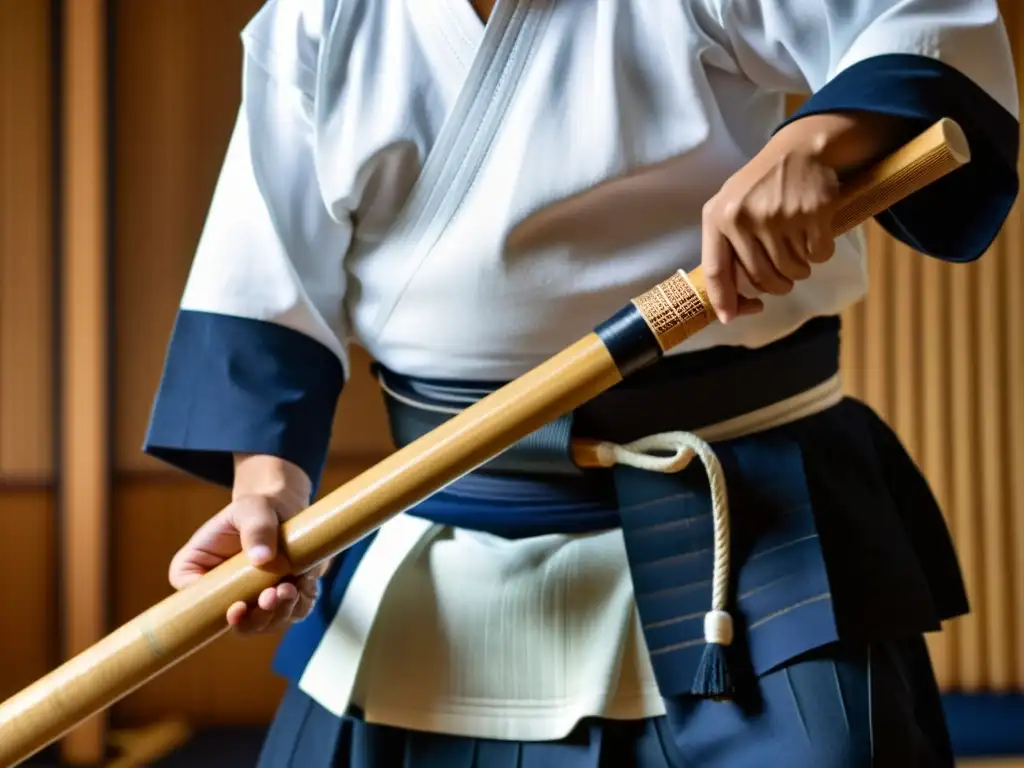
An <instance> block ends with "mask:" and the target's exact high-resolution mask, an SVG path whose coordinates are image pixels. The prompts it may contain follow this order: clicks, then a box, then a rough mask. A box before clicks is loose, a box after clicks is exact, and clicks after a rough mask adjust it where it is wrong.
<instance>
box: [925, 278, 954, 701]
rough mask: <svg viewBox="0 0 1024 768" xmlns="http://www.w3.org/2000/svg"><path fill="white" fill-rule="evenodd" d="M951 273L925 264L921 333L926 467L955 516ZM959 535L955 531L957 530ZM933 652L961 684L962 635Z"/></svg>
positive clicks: (936, 637) (944, 636) (936, 643)
mask: <svg viewBox="0 0 1024 768" xmlns="http://www.w3.org/2000/svg"><path fill="white" fill-rule="evenodd" d="M949 278H950V272H949V269H948V267H947V266H946V265H944V264H942V263H941V262H939V261H937V260H928V259H925V260H923V261H922V263H921V294H920V295H921V314H920V318H921V321H920V326H919V329H918V332H919V335H920V341H921V377H920V380H921V390H920V396H921V406H922V410H923V413H922V424H921V426H922V435H921V458H920V461H921V467H922V471H923V472H924V473H925V475H926V476H927V477H928V478H929V480H930V483H931V486H932V491H933V492H934V494H935V498H936V500H937V501H938V503H939V505H940V507H941V508H942V509H943V511H944V512H945V514H946V521H947V523H948V524H950V527H951V529H952V520H951V517H950V513H949V509H950V506H949V505H950V501H951V492H950V489H951V479H950V473H951V472H952V462H953V450H952V446H951V445H950V439H949V436H950V434H951V427H952V421H951V410H950V409H951V394H950V370H951V369H950V354H949V341H948V339H949V327H950V315H949V306H950V280H949ZM953 534H954V536H955V530H953ZM928 647H929V650H930V651H931V656H932V661H933V663H934V665H935V674H936V676H937V677H938V679H939V680H940V681H941V682H942V683H943V684H945V685H950V684H952V683H953V681H954V680H955V679H956V674H957V672H956V669H957V668H956V653H957V650H956V632H955V631H953V630H952V629H947V630H946V631H945V632H937V633H934V634H931V635H929V636H928Z"/></svg>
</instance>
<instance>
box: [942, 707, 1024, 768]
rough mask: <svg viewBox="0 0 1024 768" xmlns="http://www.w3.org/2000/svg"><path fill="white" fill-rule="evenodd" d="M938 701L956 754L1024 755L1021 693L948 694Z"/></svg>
mask: <svg viewBox="0 0 1024 768" xmlns="http://www.w3.org/2000/svg"><path fill="white" fill-rule="evenodd" d="M942 704H943V708H944V709H945V713H946V720H947V721H948V723H949V732H950V737H951V739H952V742H953V746H954V748H955V750H956V754H957V756H959V757H1010V756H1012V757H1021V756H1024V694H1022V693H1007V694H999V693H990V694H957V693H949V694H946V695H945V696H943V697H942Z"/></svg>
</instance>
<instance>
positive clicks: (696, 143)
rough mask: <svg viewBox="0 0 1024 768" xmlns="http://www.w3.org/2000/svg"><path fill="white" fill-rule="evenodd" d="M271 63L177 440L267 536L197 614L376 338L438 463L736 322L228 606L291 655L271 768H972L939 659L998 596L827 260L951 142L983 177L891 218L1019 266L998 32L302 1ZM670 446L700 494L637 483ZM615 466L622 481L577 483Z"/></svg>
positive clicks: (822, 20)
mask: <svg viewBox="0 0 1024 768" xmlns="http://www.w3.org/2000/svg"><path fill="white" fill-rule="evenodd" d="M242 40H243V42H244V72H243V77H242V97H241V107H240V110H239V112H238V116H237V122H236V123H235V126H234V131H233V134H232V136H231V139H230V143H229V145H228V147H227V152H226V157H225V159H224V162H223V167H222V170H221V172H220V177H219V181H218V183H217V185H216V190H215V192H214V194H213V199H212V203H211V205H210V208H209V214H208V218H207V221H206V224H205V228H204V230H203V233H202V236H201V240H200V242H199V244H198V249H197V253H196V254H195V258H194V264H193V267H192V269H191V273H190V276H189V279H188V282H187V286H186V288H185V290H184V294H183V296H182V299H181V304H180V311H179V313H178V315H177V319H176V323H175V326H174V330H173V335H172V337H171V339H170V344H169V348H168V351H167V356H166V362H165V368H164V372H163V378H162V381H161V383H160V387H159V391H158V393H157V395H156V400H155V405H154V408H153V411H152V418H151V423H150V427H149V430H148V434H147V437H146V441H145V450H146V451H147V452H148V453H149V454H151V455H153V456H156V457H158V458H160V459H162V460H163V461H165V462H168V463H169V464H171V465H173V466H175V467H178V468H180V469H182V470H184V471H186V472H189V473H191V474H193V475H195V476H198V477H200V478H203V479H205V480H207V481H210V482H212V483H217V484H220V485H222V486H225V487H229V488H230V489H231V490H232V501H231V503H230V504H229V505H228V506H227V507H225V508H224V509H223V510H221V511H219V512H218V513H217V514H215V515H214V516H213V517H211V518H210V519H209V520H208V521H207V522H206V523H205V524H204V525H203V526H202V527H201V528H200V529H199V530H197V531H196V533H195V534H194V535H193V536H192V538H191V539H190V540H189V541H188V542H186V543H184V546H183V547H182V549H181V550H180V551H179V552H178V553H177V555H176V556H175V557H174V559H173V562H172V563H171V566H170V579H171V583H172V584H173V586H174V587H176V588H184V587H186V586H187V585H188V584H189V583H191V582H192V581H194V580H195V579H196V578H198V577H199V576H200V575H201V574H202V573H204V572H206V571H207V570H209V569H211V568H213V567H215V566H216V565H217V564H218V563H220V562H222V561H223V560H225V559H227V558H229V557H231V556H233V555H234V554H236V553H238V552H239V551H243V550H244V551H245V552H247V553H248V556H249V557H250V558H251V559H252V561H253V562H254V563H256V564H263V563H266V562H268V561H269V560H271V559H272V558H273V557H274V556H275V554H276V552H277V546H278V543H277V541H278V539H277V535H278V525H279V523H280V522H281V521H284V520H287V519H288V518H290V517H292V516H293V515H295V514H297V513H298V512H299V511H301V510H302V509H303V508H304V507H306V506H308V504H309V503H310V502H311V500H312V499H313V498H314V496H315V494H316V492H317V488H318V484H319V483H320V478H321V473H322V470H323V467H324V462H325V457H326V455H327V451H328V445H329V442H330V433H331V429H332V426H331V425H332V422H333V419H334V414H335V407H336V403H337V402H338V400H339V396H341V395H342V390H343V388H344V385H345V382H346V381H347V380H348V379H349V378H350V375H351V370H350V362H349V351H350V349H351V347H352V346H353V345H360V346H362V347H363V348H365V349H366V350H367V351H368V353H369V355H370V356H371V357H372V359H373V361H374V369H373V370H374V375H375V376H376V379H377V380H378V381H379V382H380V386H381V392H382V397H383V398H384V401H385V403H386V405H387V411H388V415H389V419H390V430H391V434H392V437H393V439H394V442H395V444H396V445H404V444H407V443H408V442H410V441H411V440H414V439H416V438H417V437H419V436H421V435H423V434H425V433H426V432H428V431H429V430H430V429H432V428H433V427H434V426H436V425H437V424H440V423H442V422H443V421H444V420H445V419H447V418H450V416H451V414H453V413H456V412H458V411H459V410H460V409H461V408H464V407H465V406H466V405H467V404H469V403H472V402H474V401H475V400H477V399H479V398H480V397H482V396H484V395H485V394H486V393H487V392H490V391H493V390H494V389H496V388H498V387H500V386H501V385H502V384H503V383H506V382H508V381H509V380H511V379H514V378H516V377H517V376H519V375H521V374H523V373H524V372H526V371H527V370H529V369H530V368H532V367H534V366H535V365H537V364H539V363H541V362H543V361H544V360H546V359H547V358H549V357H550V356H552V355H553V354H555V353H557V352H558V351H560V350H561V349H563V348H564V347H565V346H567V345H568V344H570V343H572V342H574V341H575V340H577V339H578V338H580V337H581V336H583V335H584V334H586V333H588V332H590V331H591V330H592V329H594V328H595V327H597V326H598V325H599V324H601V323H602V322H603V321H605V320H606V319H607V318H608V317H609V316H611V315H613V314H614V313H615V312H616V310H618V309H619V308H620V307H622V306H624V305H626V304H627V303H628V302H629V300H630V299H631V298H632V297H635V296H637V295H638V294H640V293H642V292H643V291H645V290H647V289H648V288H650V287H652V286H654V285H655V284H657V283H658V282H660V281H662V280H663V279H665V278H666V277H667V276H669V275H671V274H672V273H673V272H675V271H676V270H679V269H683V270H686V271H689V270H692V269H694V268H695V267H697V266H698V265H702V267H703V271H704V275H705V277H706V280H707V290H708V294H709V297H710V300H711V304H712V306H713V308H714V311H715V313H716V314H717V317H718V318H719V322H717V323H714V324H713V325H711V326H709V327H708V328H707V329H705V330H704V331H702V332H700V333H698V334H696V335H694V336H693V337H691V338H690V339H689V340H687V341H686V342H685V343H683V344H682V345H681V346H680V347H679V348H677V349H674V350H673V352H672V354H670V355H669V356H667V357H666V358H665V359H663V360H662V361H660V362H658V363H657V364H655V365H652V366H648V367H646V368H644V369H642V370H640V371H637V372H636V373H635V374H634V375H633V376H631V377H630V378H628V379H626V381H624V382H623V383H622V384H620V385H618V386H616V387H614V388H613V389H611V390H610V391H608V392H607V393H605V394H603V395H601V396H599V397H597V398H595V399H594V400H593V401H591V402H589V403H587V404H586V405H585V406H583V407H581V408H578V409H576V410H575V411H573V412H572V413H569V414H566V415H565V416H564V417H563V418H561V419H559V420H557V421H555V422H552V423H551V424H550V425H548V426H546V427H544V428H543V429H542V430H540V431H539V432H537V433H535V434H534V435H531V436H530V438H528V439H525V440H523V441H521V442H520V443H517V444H516V445H514V446H512V447H511V448H510V449H509V450H507V451H505V452H504V453H502V454H501V455H500V456H498V457H496V458H495V459H494V460H492V461H490V462H488V463H487V464H485V465H484V466H482V467H481V468H479V469H478V470H476V471H474V472H472V473H470V474H469V475H468V476H466V477H465V478H463V479H461V480H459V481H457V482H456V483H454V484H453V485H451V486H449V487H447V488H446V489H444V490H443V491H441V492H439V493H437V494H435V495H434V496H432V497H431V498H430V499H428V500H426V501H424V502H423V503H421V504H419V505H417V506H416V507H414V508H412V509H410V510H408V511H407V512H405V513H403V514H401V515H399V516H397V517H396V518H394V519H393V520H390V521H389V522H387V523H386V524H385V525H383V526H382V527H381V528H380V529H379V530H378V531H377V532H375V533H374V534H373V535H370V536H368V537H366V538H365V539H363V540H361V541H359V542H358V543H356V544H354V545H353V546H351V547H350V548H349V549H348V550H346V551H345V552H343V553H342V554H340V555H339V556H337V557H335V558H333V560H332V561H331V562H329V563H324V564H322V565H321V566H318V567H317V568H315V569H314V570H313V571H311V572H309V573H306V574H304V575H302V576H300V577H297V578H294V579H288V580H285V581H284V582H282V583H281V584H280V585H278V586H277V587H276V588H271V589H268V590H266V591H265V592H263V593H262V594H261V595H260V596H259V598H258V600H257V601H256V602H254V603H252V604H248V605H247V604H245V603H239V604H236V605H234V606H232V607H231V609H230V610H229V611H228V613H227V615H226V617H225V621H226V622H228V623H229V624H230V625H231V626H232V627H234V628H235V629H236V630H237V631H238V632H240V633H260V632H270V631H277V630H278V629H280V628H285V627H287V632H286V634H285V637H284V639H283V642H282V644H281V646H280V649H279V651H278V653H277V656H276V660H275V664H274V666H275V669H276V670H277V672H278V673H280V674H281V675H284V676H285V677H286V678H287V679H288V680H289V688H288V691H287V694H286V696H285V697H284V700H283V701H282V703H281V705H280V709H279V711H278V713H277V715H276V717H275V719H274V721H273V723H272V725H271V727H270V729H269V732H268V735H267V738H266V741H265V744H264V746H263V751H262V757H261V758H260V766H262V768H289V767H294V768H327V767H328V766H340V767H342V768H391V767H394V768H547V767H548V766H557V768H599V766H600V767H602V768H604V767H614V768H631V767H636V768H683V767H684V766H685V767H687V768H689V767H690V766H699V767H700V768H774V767H776V766H777V767H778V768H854V767H856V768H861V767H868V766H876V767H888V766H893V767H894V768H913V767H915V766H928V767H932V766H940V767H950V768H951V766H953V757H952V754H951V746H950V740H949V736H948V733H947V729H946V725H945V722H944V718H943V712H942V707H941V702H940V697H939V691H938V688H937V684H936V680H935V677H934V674H933V671H932V668H931V665H930V662H929V657H928V653H927V649H926V645H925V639H924V637H925V635H926V633H929V632H934V631H938V630H940V628H941V623H942V622H943V621H945V620H948V619H951V618H953V617H956V616H960V615H963V614H964V613H965V612H967V611H968V601H967V597H966V596H965V590H964V587H963V583H962V579H961V574H960V571H959V568H958V564H957V559H956V556H955V552H954V548H953V546H952V544H951V540H950V537H949V535H948V532H947V529H946V527H945V524H944V521H943V517H942V514H941V513H940V510H939V508H938V507H937V505H936V502H935V499H934V498H933V496H932V494H931V493H930V491H929V488H928V486H927V484H926V482H925V480H924V479H923V477H922V475H921V473H920V472H919V470H918V468H917V467H916V466H915V464H914V462H913V461H912V459H911V458H910V457H909V455H908V454H907V452H906V451H905V449H904V448H903V447H902V446H901V444H900V442H899V441H898V439H897V438H896V437H895V436H894V434H893V432H892V431H890V429H889V428H888V427H887V426H886V424H885V423H883V421H882V420H881V419H880V418H879V417H878V416H877V415H876V414H875V413H874V412H872V411H871V410H870V409H869V408H868V407H866V406H865V405H864V404H862V403H860V402H858V401H856V400H854V399H851V398H848V397H845V396H844V395H843V393H842V384H841V381H840V378H839V344H840V337H841V328H840V322H839V319H838V316H839V315H840V314H841V313H842V312H843V310H845V309H846V308H847V307H849V306H850V305H851V304H853V303H855V302H857V301H858V300H860V299H861V298H862V297H863V296H864V295H865V291H866V287H867V280H866V270H865V252H864V239H863V235H862V233H861V232H860V231H857V230H855V231H853V232H851V233H849V234H846V235H843V236H841V237H839V238H838V239H834V238H833V237H832V235H831V234H830V225H831V222H832V216H833V214H834V213H835V210H836V201H837V194H838V190H839V188H840V185H841V183H842V180H843V179H845V178H848V176H849V174H850V173H852V172H854V171H856V170H857V169H860V168H862V167H864V166H865V165H867V164H869V163H872V162H875V161H877V160H879V159H880V158H881V157H883V156H884V155H886V154H887V153H889V152H891V151H892V150H894V149H895V148H896V147H897V146H899V145H900V144H902V143H904V142H906V141H907V140H908V139H910V138H911V137H913V136H915V135H917V134H918V133H919V132H921V131H922V130H924V129H925V128H927V127H928V126H929V125H931V124H932V123H933V122H934V121H936V120H938V119H940V118H944V117H948V118H952V119H953V120H955V121H957V122H958V123H959V124H960V126H961V127H962V128H963V130H964V132H965V135H966V137H967V139H968V141H969V143H970V148H971V154H972V159H971V162H970V163H969V164H967V165H966V166H964V167H963V168H961V169H958V170H956V171H954V172H953V173H951V174H950V175H949V176H947V177H945V178H943V179H942V180H940V181H938V182H936V183H935V184H933V185H929V186H928V187H926V188H924V189H923V190H921V191H919V192H916V193H914V194H913V195H911V196H910V197H908V198H907V199H905V200H904V201H902V202H900V203H898V204H896V205H894V206H893V207H892V208H891V209H889V210H888V211H886V212H885V213H883V214H881V215H879V216H878V217H877V222H878V224H880V225H881V226H882V227H883V228H884V229H885V230H886V231H887V233H888V234H889V235H890V236H892V237H894V238H896V239H898V240H899V241H901V242H903V243H906V244H908V245H909V246H912V247H913V248H914V249H916V250H917V251H919V252H920V253H921V254H923V256H921V257H920V258H932V259H941V260H944V261H947V262H969V261H971V260H973V259H976V258H978V257H979V256H981V255H982V254H983V252H984V251H985V250H986V249H987V247H988V246H989V245H990V243H991V242H992V241H993V239H994V238H995V236H996V235H997V233H998V232H999V229H1000V227H1001V225H1002V223H1003V221H1004V219H1005V217H1006V216H1007V213H1008V211H1009V210H1010V208H1011V205H1012V204H1013V202H1014V199H1015V197H1016V194H1017V184H1018V182H1017V175H1016V169H1017V153H1018V149H1017V144H1018V135H1019V133H1018V132H1019V123H1018V91H1017V83H1016V82H1015V76H1014V66H1013V62H1012V60H1011V53H1010V46H1009V43H1008V39H1007V33H1006V30H1005V28H1004V24H1003V21H1002V19H1001V17H1000V14H999V10H998V8H997V3H996V0H557V2H555V1H553V0H498V2H496V3H494V2H485V1H484V0H477V1H474V2H470V0H430V1H427V0H387V1H386V2H384V1H382V0H269V1H268V2H266V3H265V5H263V6H262V8H261V9H260V10H259V12H258V13H256V15H255V16H254V18H252V20H251V22H250V23H249V24H248V25H247V26H246V27H245V29H244V32H243V34H242ZM791 95H802V96H803V97H805V100H804V101H803V102H802V106H801V107H800V108H799V109H798V110H797V111H796V112H795V113H789V112H787V109H786V102H787V98H788V97H789V96H791ZM559 212H560V213H559ZM954 322H956V320H954ZM341 428H342V429H344V425H342V426H341ZM666 433H671V434H675V435H677V436H678V435H682V436H687V435H689V436H691V437H693V439H694V440H696V441H697V442H694V443H693V445H694V446H697V448H699V449H700V450H698V451H697V453H698V454H699V458H700V460H691V461H689V463H687V464H685V466H678V465H677V466H667V465H664V463H665V461H668V462H669V463H671V461H669V459H670V458H671V457H668V458H666V456H663V455H662V454H661V453H655V454H650V455H649V458H651V457H653V458H651V461H648V462H647V464H646V465H645V463H644V461H643V460H638V459H637V453H636V452H635V451H634V452H632V453H631V452H630V449H629V446H630V445H632V443H633V441H636V440H639V439H641V438H645V437H647V436H650V435H661V434H666ZM582 439H590V440H596V441H603V444H604V445H607V446H613V447H614V446H620V447H621V446H625V447H623V448H621V450H619V449H614V450H613V453H614V454H615V456H616V457H618V458H617V459H616V461H614V462H612V463H613V464H614V466H612V467H609V468H606V469H600V468H599V469H594V468H581V467H580V466H578V465H577V464H576V463H574V462H573V460H572V458H573V452H572V448H571V445H572V441H573V440H577V441H578V440H582ZM687 455H688V456H691V455H692V452H691V453H690V454H687ZM631 457H632V458H631ZM640 459H643V456H640ZM659 460H661V461H662V465H659V464H658V461H659ZM663 465H664V466H663ZM723 487H724V489H725V490H726V491H727V493H726V494H725V496H724V497H723V496H722V494H720V493H716V492H714V491H715V490H716V489H721V488H723ZM725 504H727V505H728V510H727V512H728V530H729V532H730V533H731V539H730V543H729V546H728V547H727V548H724V549H723V548H722V547H717V548H716V538H715V533H716V527H717V530H718V532H722V530H724V529H723V528H722V526H723V525H724V524H725V523H724V522H723V520H724V516H723V513H724V512H725V511H726V510H725V509H724V506H723V505H725ZM716 521H717V526H716Z"/></svg>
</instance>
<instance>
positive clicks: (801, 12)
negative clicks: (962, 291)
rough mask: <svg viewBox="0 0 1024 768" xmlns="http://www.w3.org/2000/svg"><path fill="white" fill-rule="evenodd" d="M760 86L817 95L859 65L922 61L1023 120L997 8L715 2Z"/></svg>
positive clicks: (943, 3) (924, 0)
mask: <svg viewBox="0 0 1024 768" xmlns="http://www.w3.org/2000/svg"><path fill="white" fill-rule="evenodd" d="M713 12H715V13H716V14H717V16H718V21H719V23H720V25H721V28H722V30H723V32H724V34H725V36H726V38H727V39H728V43H729V46H730V47H731V49H732V52H733V54H734V56H735V59H736V61H737V63H738V64H739V66H740V68H741V69H742V71H743V72H744V73H745V74H746V75H747V76H748V77H749V78H750V79H752V80H753V81H754V82H756V83H758V84H761V85H764V86H766V87H770V88H774V89H778V90H784V91H788V92H791V93H814V92H816V91H819V90H821V88H823V87H824V86H825V85H826V84H827V83H828V82H829V81H831V80H832V79H833V78H835V77H836V76H837V75H839V74H840V73H841V72H844V71H845V70H847V69H849V68H850V67H852V66H854V65H855V64H859V63H861V62H865V61H867V60H869V59H873V58H875V57H880V56H892V55H899V54H902V55H905V56H922V57H927V58H929V59H932V60H934V61H937V62H941V63H943V64H945V65H947V66H949V67H952V68H953V69H956V70H958V71H960V72H962V73H964V74H965V75H967V76H968V77H969V78H970V79H972V80H973V81H974V82H975V83H977V85H978V86H980V87H981V88H982V89H983V90H985V91H986V92H987V93H988V94H989V95H990V96H991V97H992V98H993V99H995V100H996V101H997V102H998V103H999V104H1000V105H1001V106H1002V107H1003V108H1004V109H1005V110H1007V111H1008V112H1010V113H1011V114H1013V116H1014V117H1016V116H1017V111H1018V103H1017V100H1018V96H1017V83H1016V75H1015V71H1014V66H1013V59H1012V56H1011V53H1010V43H1009V39H1008V37H1007V34H1006V28H1005V25H1004V23H1003V20H1002V17H1001V16H1000V14H999V7H998V4H997V2H996V0H843V2H827V1H826V0H715V2H714V8H713Z"/></svg>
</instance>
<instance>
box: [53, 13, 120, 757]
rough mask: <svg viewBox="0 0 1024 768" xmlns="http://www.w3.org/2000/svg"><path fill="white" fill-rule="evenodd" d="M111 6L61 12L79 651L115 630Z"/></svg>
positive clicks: (67, 602) (66, 411)
mask: <svg viewBox="0 0 1024 768" xmlns="http://www.w3.org/2000/svg"><path fill="white" fill-rule="evenodd" d="M106 12H107V8H106V3H105V2H104V0H70V1H69V2H65V3H64V6H63V13H64V19H63V45H64V50H63V58H64V69H63V73H62V75H63V93H62V99H63V121H62V136H61V140H62V151H63V168H62V171H63V174H62V175H63V196H62V205H63V211H62V213H63V221H62V225H63V241H62V253H61V265H60V268H61V280H60V283H61V295H60V299H61V323H60V354H61V382H60V384H61V389H60V417H61V424H60V433H61V434H60V476H59V494H60V497H59V498H60V508H61V513H62V526H63V529H62V533H63V547H62V549H63V552H62V554H63V577H64V578H63V595H62V597H63V608H64V641H65V643H64V645H65V648H64V650H65V652H66V653H67V654H68V655H72V654H77V653H79V652H81V651H83V650H85V649H86V648H88V647H89V646H91V645H92V644H93V643H95V642H97V641H98V640H100V639H101V638H102V637H103V635H104V634H105V630H106V629H107V561H108V557H109V551H108V541H107V520H108V515H109V507H110V451H109V434H108V433H109V428H108V419H109V417H110V414H109V403H108V399H109V382H108V378H109V375H108V355H109V349H108V347H109V329H108V318H107V307H108V303H109V296H108V274H109V269H108V253H107V232H106V223H107V210H106V203H107V195H106V189H107V178H106V177H107V173H106V163H107V152H106V145H107V127H106V110H107V92H106V91H107V88H106V78H107V72H106V59H107V52H106V51H107V40H106V27H107V19H106ZM105 723H106V720H105V716H104V715H98V716H96V717H94V718H92V719H90V720H89V721H87V722H86V723H84V724H83V725H82V726H81V727H79V728H78V729H76V730H75V731H73V732H72V733H70V734H69V735H68V737H67V738H66V739H65V741H64V742H63V752H64V758H65V760H66V761H67V762H69V763H71V764H75V765H86V764H96V763H98V762H99V761H100V759H101V758H102V756H103V755H104V752H105V741H106V734H105Z"/></svg>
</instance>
